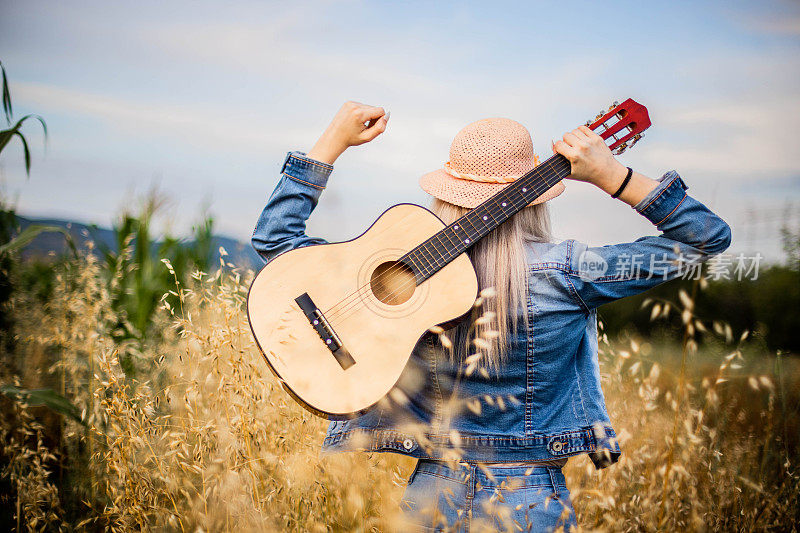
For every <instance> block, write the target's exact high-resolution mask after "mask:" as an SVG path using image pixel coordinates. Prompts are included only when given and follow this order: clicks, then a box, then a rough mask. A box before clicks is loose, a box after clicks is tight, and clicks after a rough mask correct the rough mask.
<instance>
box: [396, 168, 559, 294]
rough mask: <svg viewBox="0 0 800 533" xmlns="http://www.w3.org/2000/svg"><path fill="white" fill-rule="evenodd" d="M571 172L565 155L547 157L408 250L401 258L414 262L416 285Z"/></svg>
mask: <svg viewBox="0 0 800 533" xmlns="http://www.w3.org/2000/svg"><path fill="white" fill-rule="evenodd" d="M569 173H570V164H569V161H568V160H567V159H566V158H565V157H564V156H562V155H559V154H556V155H554V156H552V157H550V158H548V159H547V160H546V161H544V162H543V163H542V164H541V165H539V166H537V167H536V168H534V169H533V170H531V171H530V172H528V173H527V174H525V175H524V176H522V177H520V178H519V179H517V180H516V181H514V182H513V183H511V184H510V185H508V186H507V187H504V188H503V189H502V190H500V191H499V192H498V193H497V194H495V195H494V196H492V197H491V198H489V199H487V200H486V201H485V202H483V203H482V204H481V205H479V206H477V207H476V208H475V209H472V210H470V211H469V212H468V213H467V214H465V215H464V216H463V217H461V218H459V219H458V220H456V221H455V222H453V223H452V224H450V225H449V226H447V227H446V228H444V229H442V230H441V231H439V232H437V233H436V234H435V235H433V236H432V237H430V238H429V239H428V240H426V241H425V242H423V243H422V244H420V245H419V246H417V247H416V248H414V249H413V250H411V251H410V252H408V253H407V254H406V255H405V256H403V257H402V258H401V261H404V262H407V263H412V264H411V265H410V266H412V268H413V269H414V270H415V276H416V280H417V284H420V283H422V282H423V281H425V280H426V279H428V278H429V277H431V276H432V275H434V274H435V273H436V272H438V271H439V270H441V269H442V268H443V267H444V266H445V265H447V264H448V263H449V262H450V261H452V260H453V259H455V258H456V257H458V256H459V255H461V254H462V253H464V252H465V251H466V250H468V249H469V248H470V247H472V246H473V245H474V244H475V243H476V242H478V241H479V240H481V239H482V238H483V237H485V236H486V235H488V234H489V233H490V232H491V231H493V230H494V229H495V228H497V227H498V226H499V225H500V224H502V223H503V222H505V221H506V220H508V219H509V218H511V217H512V216H514V215H515V214H516V213H518V212H519V211H521V210H522V209H524V208H525V207H526V206H527V205H528V204H530V203H531V202H532V201H533V200H535V199H536V198H538V197H539V196H541V195H542V194H544V193H545V192H546V191H547V190H548V189H550V188H551V187H552V186H554V185H555V184H557V183H558V182H559V181H561V180H562V179H563V178H565V177H566V176H568V175H569ZM426 254H427V256H426Z"/></svg>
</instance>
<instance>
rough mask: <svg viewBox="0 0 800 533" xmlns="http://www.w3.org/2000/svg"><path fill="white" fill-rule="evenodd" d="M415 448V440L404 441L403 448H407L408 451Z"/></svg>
mask: <svg viewBox="0 0 800 533" xmlns="http://www.w3.org/2000/svg"><path fill="white" fill-rule="evenodd" d="M413 447H414V441H413V440H411V439H406V440H404V441H403V448H405V449H406V450H410V449H411V448H413Z"/></svg>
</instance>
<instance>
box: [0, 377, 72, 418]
mask: <svg viewBox="0 0 800 533" xmlns="http://www.w3.org/2000/svg"><path fill="white" fill-rule="evenodd" d="M0 393H3V394H5V395H6V396H8V397H9V398H11V399H12V400H15V401H17V402H24V403H26V404H28V405H30V406H31V407H40V406H44V407H47V408H48V409H50V410H51V411H54V412H56V413H60V414H62V415H64V416H68V417H70V418H72V419H73V420H77V421H78V422H80V423H81V424H84V425H85V422H84V421H83V420H81V413H80V411H78V408H77V407H75V404H73V403H72V402H70V401H69V400H68V399H66V398H65V397H63V396H61V395H60V394H58V393H57V392H56V391H54V390H53V389H20V388H19V387H15V386H14V385H0Z"/></svg>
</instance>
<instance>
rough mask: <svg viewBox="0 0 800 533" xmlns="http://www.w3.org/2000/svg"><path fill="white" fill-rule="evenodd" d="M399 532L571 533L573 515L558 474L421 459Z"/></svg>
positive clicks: (410, 484)
mask: <svg viewBox="0 0 800 533" xmlns="http://www.w3.org/2000/svg"><path fill="white" fill-rule="evenodd" d="M400 509H401V510H402V511H403V515H404V519H405V521H406V524H405V525H404V529H403V531H452V532H458V533H462V532H464V533H466V532H468V531H487V530H488V531H536V532H538V531H554V530H556V529H558V528H561V530H563V531H570V530H571V529H572V528H575V527H576V520H575V510H574V508H573V507H572V503H571V501H570V495H569V491H568V490H567V486H566V484H565V481H564V475H563V474H562V473H561V469H560V468H556V467H546V466H535V467H524V466H497V465H489V466H483V467H481V466H478V465H475V464H474V463H473V464H455V465H452V466H450V463H442V462H434V461H429V460H426V459H420V461H419V462H418V463H417V467H416V468H415V470H414V472H413V473H412V474H411V477H410V478H409V480H408V485H407V486H406V490H405V493H404V494H403V499H402V500H400Z"/></svg>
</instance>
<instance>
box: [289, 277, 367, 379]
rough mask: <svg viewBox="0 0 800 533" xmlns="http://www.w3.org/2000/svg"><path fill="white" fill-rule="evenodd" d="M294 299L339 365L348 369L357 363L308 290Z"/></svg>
mask: <svg viewBox="0 0 800 533" xmlns="http://www.w3.org/2000/svg"><path fill="white" fill-rule="evenodd" d="M294 301H295V302H297V305H299V306H300V309H301V310H302V311H303V314H304V315H306V318H307V319H308V322H309V323H310V324H311V327H313V328H314V330H315V331H316V332H317V335H319V338H320V339H322V342H324V343H325V346H326V347H327V348H328V349H329V350H330V351H331V353H332V354H333V357H334V358H336V362H337V363H339V366H341V367H342V369H343V370H347V369H348V368H350V367H351V366H353V365H354V364H356V361H355V359H353V356H352V355H350V352H348V351H347V348H345V347H344V343H342V340H341V339H340V338H339V335H337V334H336V331H335V330H334V329H333V327H332V326H331V325H330V323H329V322H328V319H327V318H325V315H323V314H322V311H320V310H319V308H318V307H317V306H316V305H315V304H314V301H313V300H312V299H311V296H309V295H308V293H307V292H304V293H303V294H301V295H300V296H298V297H297V298H295V299H294Z"/></svg>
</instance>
